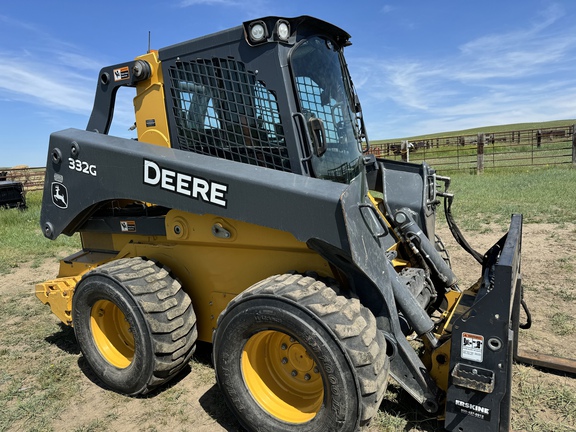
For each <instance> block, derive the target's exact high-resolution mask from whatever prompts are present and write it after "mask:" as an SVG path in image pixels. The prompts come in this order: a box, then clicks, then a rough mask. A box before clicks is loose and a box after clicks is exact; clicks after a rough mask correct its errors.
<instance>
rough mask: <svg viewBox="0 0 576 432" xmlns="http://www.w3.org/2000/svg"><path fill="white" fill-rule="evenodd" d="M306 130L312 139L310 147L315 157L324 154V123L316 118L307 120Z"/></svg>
mask: <svg viewBox="0 0 576 432" xmlns="http://www.w3.org/2000/svg"><path fill="white" fill-rule="evenodd" d="M308 128H309V129H310V136H311V137H312V147H313V148H314V153H315V154H316V156H318V157H320V156H322V155H323V154H324V153H325V152H326V131H325V130H324V122H323V121H322V119H319V118H318V117H311V118H310V119H309V120H308Z"/></svg>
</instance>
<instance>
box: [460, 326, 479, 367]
mask: <svg viewBox="0 0 576 432" xmlns="http://www.w3.org/2000/svg"><path fill="white" fill-rule="evenodd" d="M460 356H461V357H462V358H463V359H466V360H471V361H475V362H478V363H482V360H483V359H484V336H482V335H477V334H473V333H462V351H461V353H460Z"/></svg>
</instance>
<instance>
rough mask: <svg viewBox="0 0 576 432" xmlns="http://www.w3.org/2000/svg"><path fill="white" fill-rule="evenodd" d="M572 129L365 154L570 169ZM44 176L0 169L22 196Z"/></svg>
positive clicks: (479, 166)
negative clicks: (16, 184) (18, 184)
mask: <svg viewBox="0 0 576 432" xmlns="http://www.w3.org/2000/svg"><path fill="white" fill-rule="evenodd" d="M575 127H576V125H572V126H565V127H554V128H546V129H527V130H517V131H507V132H497V133H478V134H474V135H458V136H445V137H435V138H430V139H421V140H415V141H406V140H404V141H397V142H385V143H383V142H377V143H373V144H371V146H370V149H369V151H368V152H369V153H372V154H374V155H375V156H377V157H382V158H387V159H396V160H405V161H410V162H422V161H425V162H427V163H428V164H429V165H431V166H432V167H433V168H434V169H435V170H437V171H439V172H442V173H447V172H453V171H468V172H472V173H482V172H483V171H485V170H489V169H506V168H519V167H536V166H556V165H568V164H571V165H572V166H574V167H576V135H575V134H574V130H575ZM45 173H46V169H45V168H44V167H34V168H30V167H27V166H25V167H14V168H0V181H16V182H21V183H22V184H23V186H24V190H25V191H26V192H29V191H34V190H41V189H42V188H43V187H44V176H45Z"/></svg>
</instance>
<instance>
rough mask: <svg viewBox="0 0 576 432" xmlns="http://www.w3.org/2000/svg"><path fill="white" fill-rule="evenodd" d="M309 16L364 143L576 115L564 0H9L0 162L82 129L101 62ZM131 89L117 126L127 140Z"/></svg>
mask: <svg viewBox="0 0 576 432" xmlns="http://www.w3.org/2000/svg"><path fill="white" fill-rule="evenodd" d="M267 15H278V16H287V17H293V16H299V15H312V16H316V17H318V18H321V19H324V20H326V21H329V22H331V23H333V24H336V25H338V26H340V27H342V28H343V29H344V30H346V31H347V32H348V33H350V34H351V35H352V42H353V45H352V46H351V47H349V48H347V49H346V57H347V60H348V63H349V68H350V71H351V74H352V76H353V80H354V82H355V84H356V87H357V90H358V93H359V96H360V99H361V101H362V106H363V110H364V116H365V119H366V123H367V128H368V136H369V137H370V139H372V140H375V139H384V138H398V137H404V136H409V135H419V134H424V133H434V132H443V131H451V130H459V129H465V128H471V127H480V126H489V125H498V124H507V123H521V122H537V121H548V120H560V119H570V118H576V25H574V23H575V22H576V2H574V1H572V0H557V1H553V0H506V1H502V0H483V1H466V0H459V1H456V0H450V1H449V0H435V1H431V0H389V1H376V0H369V1H365V0H358V1H356V2H352V1H350V0H347V1H344V0H331V1H326V0H316V1H301V0H293V1H290V2H288V1H283V2H280V1H278V0H275V1H274V0H155V1H154V0H140V1H138V2H135V1H131V0H124V1H119V2H88V1H81V0H75V1H73V0H69V1H62V0H52V1H46V0H42V1H39V0H28V1H27V0H20V1H6V2H4V3H3V6H2V9H1V10H0V59H1V60H0V128H1V131H2V134H1V136H0V167H1V166H14V165H19V164H26V165H30V166H43V165H44V164H45V161H46V149H47V145H48V139H49V135H50V133H51V132H54V131H57V130H62V129H66V128H69V127H75V128H79V129H84V128H85V127H86V124H87V122H88V118H89V116H90V111H91V108H92V103H93V98H94V90H95V87H96V78H97V76H98V71H99V70H100V68H101V67H103V66H107V65H111V64H115V63H120V62H123V61H126V60H130V59H133V58H134V57H136V56H138V55H140V54H144V53H145V52H146V50H147V46H148V31H151V33H152V48H154V49H158V48H162V47H164V46H168V45H172V44H175V43H178V42H182V41H184V40H187V39H192V38H195V37H198V36H202V35H204V34H208V33H212V32H215V31H219V30H222V29H225V28H229V27H234V26H237V25H239V24H241V23H242V22H243V21H246V20H249V19H253V18H257V17H260V16H267ZM131 97H132V94H131V93H130V91H129V90H126V92H121V94H120V95H119V103H118V107H117V111H116V114H115V118H114V125H113V129H112V131H111V133H113V134H115V135H120V136H124V137H131V136H133V134H132V133H130V132H129V131H128V128H129V127H130V125H131V124H132V123H133V112H132V105H131Z"/></svg>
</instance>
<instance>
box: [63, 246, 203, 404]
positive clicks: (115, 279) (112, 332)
mask: <svg viewBox="0 0 576 432" xmlns="http://www.w3.org/2000/svg"><path fill="white" fill-rule="evenodd" d="M72 323H73V325H74V333H75V335H76V339H77V341H78V344H79V346H80V349H81V351H82V354H83V355H84V357H85V359H86V360H87V361H88V363H89V365H90V367H91V368H92V370H93V371H94V373H95V374H96V376H97V377H98V378H99V379H100V380H102V381H103V382H104V383H105V384H106V385H107V386H109V387H110V388H111V389H113V390H115V391H117V392H120V393H124V394H127V395H132V396H135V395H142V394H146V393H148V392H150V391H151V390H153V389H154V388H156V387H158V386H160V385H162V384H164V383H165V382H167V381H168V380H170V379H171V378H173V377H174V376H175V375H176V374H177V373H178V372H179V371H180V370H181V369H182V368H183V367H184V366H186V364H188V361H189V360H190V358H191V357H192V354H193V353H194V350H195V348H196V338H197V336H198V332H197V329H196V315H195V314H194V310H193V308H192V302H191V301H190V297H189V296H188V294H186V293H185V292H184V291H183V290H182V287H181V285H180V283H179V282H178V281H177V280H175V279H174V278H172V277H171V276H170V274H169V273H168V271H167V270H166V269H163V268H161V267H159V266H158V265H156V264H155V263H154V262H153V261H149V260H146V259H143V258H139V257H136V258H124V259H119V260H116V261H112V262H109V263H106V264H104V265H102V266H100V267H97V268H96V269H94V270H92V271H90V272H89V273H87V274H86V275H85V276H84V277H83V278H82V279H81V280H80V282H79V283H78V285H77V286H76V289H75V291H74V297H73V298H72Z"/></svg>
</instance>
